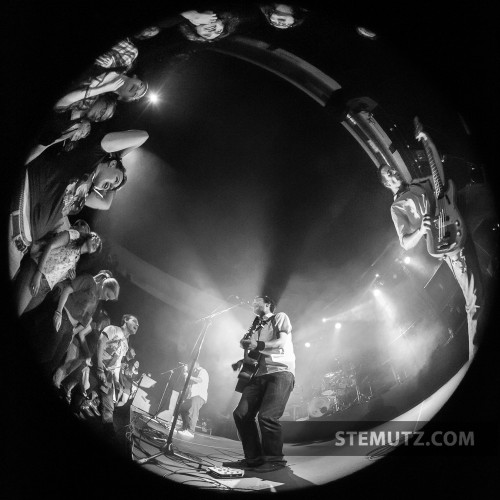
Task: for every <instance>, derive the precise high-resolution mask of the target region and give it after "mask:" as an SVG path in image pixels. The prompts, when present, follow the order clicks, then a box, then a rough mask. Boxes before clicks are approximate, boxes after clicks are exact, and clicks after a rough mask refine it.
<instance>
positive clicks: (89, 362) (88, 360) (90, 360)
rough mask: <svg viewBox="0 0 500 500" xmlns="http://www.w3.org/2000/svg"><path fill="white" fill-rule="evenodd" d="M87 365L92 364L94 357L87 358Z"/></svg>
mask: <svg viewBox="0 0 500 500" xmlns="http://www.w3.org/2000/svg"><path fill="white" fill-rule="evenodd" d="M85 365H86V366H92V358H85Z"/></svg>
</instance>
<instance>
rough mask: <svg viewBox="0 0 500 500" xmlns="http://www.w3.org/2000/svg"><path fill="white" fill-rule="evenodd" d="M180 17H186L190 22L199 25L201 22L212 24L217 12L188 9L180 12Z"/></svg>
mask: <svg viewBox="0 0 500 500" xmlns="http://www.w3.org/2000/svg"><path fill="white" fill-rule="evenodd" d="M181 16H182V17H184V18H185V19H187V20H188V21H189V22H190V23H191V24H194V25H195V26H200V25H201V24H212V23H215V21H217V14H214V13H213V12H211V11H210V12H207V13H204V12H198V11H196V10H188V11H186V12H183V13H182V14H181Z"/></svg>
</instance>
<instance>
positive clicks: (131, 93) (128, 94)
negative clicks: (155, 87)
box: [116, 75, 146, 101]
mask: <svg viewBox="0 0 500 500" xmlns="http://www.w3.org/2000/svg"><path fill="white" fill-rule="evenodd" d="M122 77H123V78H124V79H125V83H124V84H123V85H122V86H121V87H120V88H119V89H118V90H117V91H116V92H117V93H118V95H119V96H120V98H122V99H127V100H132V101H134V100H137V99H139V98H140V97H142V96H143V95H144V93H145V92H146V84H145V83H144V82H143V81H142V80H139V78H136V77H130V76H125V75H122Z"/></svg>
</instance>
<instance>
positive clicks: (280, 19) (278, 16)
mask: <svg viewBox="0 0 500 500" xmlns="http://www.w3.org/2000/svg"><path fill="white" fill-rule="evenodd" d="M269 22H270V23H271V24H272V25H273V26H274V27H275V28H278V29H286V28H289V27H290V26H292V24H293V23H294V22H295V19H294V17H293V16H292V14H284V13H282V12H273V13H272V14H271V15H270V16H269Z"/></svg>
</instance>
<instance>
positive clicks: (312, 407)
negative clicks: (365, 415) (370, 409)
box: [308, 357, 371, 418]
mask: <svg viewBox="0 0 500 500" xmlns="http://www.w3.org/2000/svg"><path fill="white" fill-rule="evenodd" d="M333 361H334V363H333V364H332V366H333V370H332V371H330V372H328V373H325V374H324V375H323V377H322V380H321V383H320V385H319V386H318V387H316V388H315V390H314V392H313V396H314V397H313V399H312V400H311V401H310V402H309V404H308V413H309V417H311V418H320V417H324V416H328V415H332V414H334V413H335V412H339V411H343V410H346V409H347V408H350V407H351V406H352V405H353V404H355V403H361V402H364V401H367V400H369V399H370V397H371V388H370V396H366V395H364V394H362V393H361V392H360V390H359V386H358V381H357V373H356V367H355V366H354V364H353V363H352V362H350V361H346V360H343V359H341V358H338V357H337V358H334V360H333Z"/></svg>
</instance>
